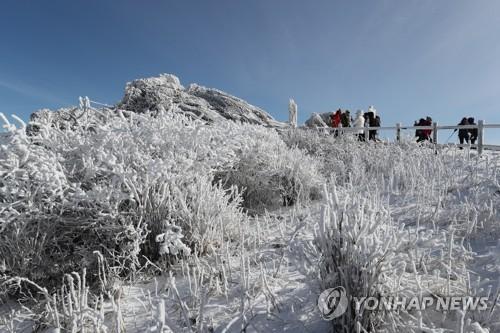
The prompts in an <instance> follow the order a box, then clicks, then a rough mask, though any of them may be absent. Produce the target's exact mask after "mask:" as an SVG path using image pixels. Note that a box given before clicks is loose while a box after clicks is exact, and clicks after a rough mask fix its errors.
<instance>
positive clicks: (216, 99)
mask: <svg viewBox="0 0 500 333" xmlns="http://www.w3.org/2000/svg"><path fill="white" fill-rule="evenodd" d="M172 104H174V105H176V106H177V107H178V109H180V110H181V111H182V112H185V113H186V114H189V115H191V116H194V117H197V118H200V119H203V120H206V121H211V122H212V121H219V120H233V121H238V122H245V123H251V124H259V125H264V126H268V127H283V126H286V124H285V123H281V122H278V121H276V120H274V119H273V117H271V116H270V115H269V114H268V113H266V112H265V111H264V110H262V109H260V108H258V107H256V106H253V105H251V104H249V103H247V102H245V101H244V100H242V99H240V98H237V97H235V96H232V95H229V94H227V93H225V92H223V91H220V90H217V89H213V88H206V87H202V86H199V85H197V84H191V85H190V86H189V87H188V88H184V87H183V86H182V85H181V83H180V81H179V79H178V78H177V77H176V76H174V75H172V74H163V75H160V76H159V77H152V78H146V79H138V80H135V81H132V82H129V83H128V84H127V86H126V87H125V96H124V97H123V99H122V101H121V102H120V103H118V105H117V106H118V107H119V108H122V109H126V110H130V111H134V112H139V113H142V112H146V111H148V110H151V111H155V110H159V109H160V108H163V109H165V110H169V109H170V108H171V106H172Z"/></svg>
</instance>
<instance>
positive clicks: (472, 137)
mask: <svg viewBox="0 0 500 333" xmlns="http://www.w3.org/2000/svg"><path fill="white" fill-rule="evenodd" d="M458 125H459V126H464V125H476V123H475V121H474V118H473V117H463V118H462V120H461V121H460V122H459V123H458ZM413 126H432V118H431V117H427V118H425V119H424V118H420V120H419V121H415V123H414V124H413ZM456 131H457V129H455V130H454V131H453V133H455V132H456ZM431 134H432V129H428V128H426V129H417V130H416V131H415V137H416V138H417V142H422V141H429V142H432V137H431ZM458 140H459V141H460V144H461V145H463V144H464V142H465V143H467V144H468V143H469V142H470V143H471V144H475V143H476V140H477V128H468V129H467V128H461V129H458ZM460 149H462V147H460Z"/></svg>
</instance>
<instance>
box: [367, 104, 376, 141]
mask: <svg viewBox="0 0 500 333" xmlns="http://www.w3.org/2000/svg"><path fill="white" fill-rule="evenodd" d="M376 113H377V110H375V108H374V107H373V106H372V105H370V106H369V107H368V112H366V113H365V126H366V127H379V126H380V117H379V116H377V114H376ZM376 138H377V130H369V131H368V140H373V141H375V140H376Z"/></svg>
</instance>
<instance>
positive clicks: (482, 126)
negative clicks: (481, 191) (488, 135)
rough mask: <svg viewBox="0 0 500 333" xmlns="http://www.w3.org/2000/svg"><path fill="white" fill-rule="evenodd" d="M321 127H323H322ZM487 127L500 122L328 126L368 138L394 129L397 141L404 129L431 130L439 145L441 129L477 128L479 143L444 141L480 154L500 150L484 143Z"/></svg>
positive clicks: (493, 126)
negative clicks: (370, 134)
mask: <svg viewBox="0 0 500 333" xmlns="http://www.w3.org/2000/svg"><path fill="white" fill-rule="evenodd" d="M320 128H321V127H320ZM486 128H500V124H485V123H484V121H483V120H479V121H478V122H477V124H476V125H444V126H440V125H438V123H437V122H434V123H432V125H428V126H418V125H413V126H404V125H402V124H401V123H397V124H396V126H380V127H339V128H333V127H328V131H330V132H333V131H338V132H340V133H360V134H362V133H364V137H365V139H366V140H368V137H369V132H370V131H379V130H394V131H395V141H396V142H400V141H401V132H402V131H403V130H431V131H432V132H431V135H432V137H431V139H432V143H433V144H434V145H435V146H436V147H437V146H442V145H443V144H439V131H440V130H455V131H458V130H461V129H465V130H468V129H477V138H476V140H477V143H475V144H471V143H467V144H449V143H447V142H446V143H444V145H449V146H455V147H470V148H475V149H477V152H478V154H482V152H483V150H484V149H490V150H500V145H488V144H485V143H484V129H486Z"/></svg>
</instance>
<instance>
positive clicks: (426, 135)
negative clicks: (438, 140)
mask: <svg viewBox="0 0 500 333" xmlns="http://www.w3.org/2000/svg"><path fill="white" fill-rule="evenodd" d="M424 126H432V118H431V117H429V116H427V117H426V118H425V120H424ZM422 131H423V136H424V140H427V141H429V142H432V138H431V135H432V130H431V129H424V130H422Z"/></svg>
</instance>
